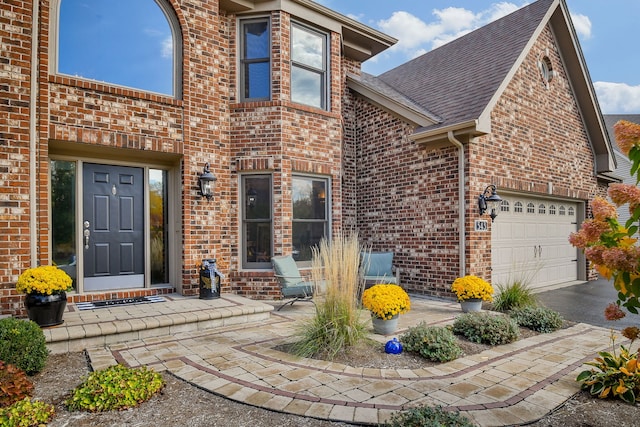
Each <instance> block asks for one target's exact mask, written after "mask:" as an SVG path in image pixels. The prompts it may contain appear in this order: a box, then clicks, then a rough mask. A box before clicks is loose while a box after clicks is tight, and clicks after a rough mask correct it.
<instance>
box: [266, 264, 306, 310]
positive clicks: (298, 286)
mask: <svg viewBox="0 0 640 427" xmlns="http://www.w3.org/2000/svg"><path fill="white" fill-rule="evenodd" d="M271 264H272V265H273V271H274V272H275V276H276V278H277V279H278V282H279V283H280V289H281V291H282V297H283V298H284V299H289V298H291V301H288V302H286V303H285V304H282V305H281V306H280V307H278V309H277V310H276V311H280V309H282V307H284V306H285V305H293V303H294V302H296V301H310V302H312V303H313V294H314V288H315V286H314V283H313V282H312V281H309V280H305V279H303V278H302V275H301V274H300V270H298V266H297V265H296V262H295V260H294V259H293V257H292V256H291V255H285V256H274V257H272V258H271ZM314 305H315V303H314Z"/></svg>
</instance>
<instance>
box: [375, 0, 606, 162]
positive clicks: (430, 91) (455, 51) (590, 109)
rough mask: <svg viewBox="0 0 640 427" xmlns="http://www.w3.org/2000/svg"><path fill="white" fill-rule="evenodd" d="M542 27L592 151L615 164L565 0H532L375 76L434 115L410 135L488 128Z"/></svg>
mask: <svg viewBox="0 0 640 427" xmlns="http://www.w3.org/2000/svg"><path fill="white" fill-rule="evenodd" d="M547 25H550V26H551V28H552V31H553V33H554V35H555V37H556V42H557V44H558V47H559V50H560V55H561V56H562V58H563V65H564V66H565V67H566V69H567V71H568V75H569V79H570V84H571V88H572V90H573V92H574V94H575V97H576V100H577V102H578V107H579V109H580V112H581V114H582V118H583V121H584V125H585V128H586V131H587V134H588V136H589V138H590V141H591V144H592V146H593V149H594V152H595V157H596V171H597V172H607V171H611V170H613V169H614V167H615V159H614V156H613V154H612V148H611V143H610V141H609V139H608V137H607V133H606V130H605V126H604V120H603V118H602V114H601V112H600V108H599V106H598V103H597V99H596V96H595V90H594V88H593V84H592V83H591V79H590V77H589V72H588V70H587V67H586V63H585V61H584V57H583V55H582V51H581V49H580V46H579V43H578V38H577V35H576V33H575V29H574V28H573V25H572V23H571V20H570V18H569V11H568V9H567V6H566V3H565V0H538V1H536V2H534V3H531V4H529V5H527V6H525V7H523V8H521V9H518V10H517V11H515V12H513V13H511V14H509V15H507V16H505V17H503V18H501V19H498V20H496V21H494V22H492V23H490V24H488V25H486V26H484V27H481V28H479V29H477V30H475V31H473V32H471V33H468V34H466V35H464V36H462V37H460V38H458V39H456V40H453V41H451V42H449V43H447V44H446V45H443V46H441V47H439V48H437V49H434V50H432V51H430V52H428V53H426V54H424V55H422V56H420V57H418V58H415V59H413V60H411V61H409V62H407V63H405V64H402V65H400V66H398V67H396V68H394V69H392V70H390V71H387V72H386V73H383V74H381V75H380V76H378V77H377V78H378V79H380V80H381V81H382V82H384V83H385V84H386V85H388V86H390V87H392V88H393V89H395V90H396V91H397V92H399V93H400V94H402V95H403V96H404V97H406V98H407V99H408V100H409V101H410V102H412V103H415V104H417V105H419V106H421V107H422V108H423V109H424V110H426V111H429V112H431V115H432V116H433V117H438V118H440V120H439V121H438V122H437V123H434V124H431V125H426V126H424V125H423V126H422V127H420V128H418V129H417V131H416V134H415V135H414V139H415V140H423V141H430V140H431V141H434V140H437V139H438V138H441V137H442V136H443V135H446V134H447V132H454V133H455V134H456V135H460V134H468V135H469V136H478V135H482V134H486V133H490V132H491V111H492V109H493V107H494V104H495V102H497V100H498V99H499V97H500V96H501V95H502V92H503V91H504V89H505V88H506V87H507V85H508V84H509V82H510V81H511V79H512V77H513V76H514V75H515V73H516V71H517V70H518V68H519V67H520V65H521V64H522V62H523V61H524V59H525V57H526V55H527V54H528V53H529V51H530V49H531V48H532V46H533V45H534V43H535V42H536V40H537V38H538V36H539V35H540V34H541V33H542V31H543V30H544V28H545V27H546V26H547Z"/></svg>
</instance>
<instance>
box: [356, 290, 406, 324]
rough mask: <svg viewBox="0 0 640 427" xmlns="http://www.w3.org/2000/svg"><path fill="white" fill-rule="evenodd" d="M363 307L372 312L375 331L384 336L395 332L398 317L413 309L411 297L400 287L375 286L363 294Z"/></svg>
mask: <svg viewBox="0 0 640 427" xmlns="http://www.w3.org/2000/svg"><path fill="white" fill-rule="evenodd" d="M362 306H363V307H364V308H366V309H367V310H369V311H370V312H371V320H372V322H373V330H374V331H375V332H376V333H378V334H382V335H389V334H392V333H393V332H395V330H396V329H397V326H398V315H399V314H403V313H406V312H408V311H409V310H410V309H411V301H410V300H409V295H407V293H406V292H405V290H404V289H402V288H401V287H400V286H398V285H394V284H391V283H382V284H378V285H373V286H372V287H370V288H369V289H366V290H365V291H364V293H363V294H362Z"/></svg>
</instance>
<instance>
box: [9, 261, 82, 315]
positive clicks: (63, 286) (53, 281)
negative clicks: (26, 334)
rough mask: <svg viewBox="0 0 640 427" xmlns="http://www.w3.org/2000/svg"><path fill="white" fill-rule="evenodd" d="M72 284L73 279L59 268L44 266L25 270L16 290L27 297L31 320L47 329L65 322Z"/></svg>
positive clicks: (26, 302)
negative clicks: (63, 315)
mask: <svg viewBox="0 0 640 427" xmlns="http://www.w3.org/2000/svg"><path fill="white" fill-rule="evenodd" d="M71 284H72V280H71V277H69V275H68V274H67V273H65V272H64V271H62V270H60V269H59V268H58V267H55V266H53V265H42V266H39V267H34V268H29V269H27V270H25V271H24V272H23V273H22V274H21V275H20V277H18V281H17V282H16V290H17V291H18V292H21V293H23V294H26V295H27V297H26V298H25V301H24V304H25V307H26V308H27V313H28V315H29V319H31V320H33V321H34V322H36V323H37V324H38V325H40V326H43V327H46V326H55V325H59V324H61V323H62V322H63V320H62V314H63V313H64V309H65V307H66V306H67V293H66V291H67V290H69V289H70V288H71Z"/></svg>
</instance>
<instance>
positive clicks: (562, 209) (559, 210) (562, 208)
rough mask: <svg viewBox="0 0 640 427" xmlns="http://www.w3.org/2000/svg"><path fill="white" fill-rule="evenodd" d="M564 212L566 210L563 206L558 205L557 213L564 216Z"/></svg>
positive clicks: (565, 212)
mask: <svg viewBox="0 0 640 427" xmlns="http://www.w3.org/2000/svg"><path fill="white" fill-rule="evenodd" d="M566 214H567V210H566V209H565V207H564V206H562V205H560V208H559V209H558V215H562V216H565V215H566Z"/></svg>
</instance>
